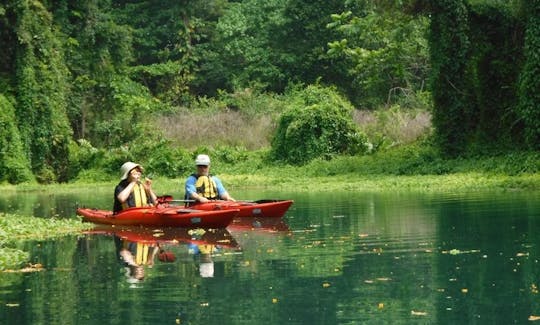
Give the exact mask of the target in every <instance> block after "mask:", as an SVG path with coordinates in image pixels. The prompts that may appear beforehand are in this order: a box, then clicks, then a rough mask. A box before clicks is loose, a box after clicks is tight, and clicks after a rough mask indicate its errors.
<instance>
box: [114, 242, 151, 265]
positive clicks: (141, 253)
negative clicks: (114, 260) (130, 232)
mask: <svg viewBox="0 0 540 325" xmlns="http://www.w3.org/2000/svg"><path fill="white" fill-rule="evenodd" d="M122 247H123V248H125V249H127V250H129V251H130V252H131V254H133V260H134V261H135V263H137V264H138V265H148V264H152V263H153V261H152V259H153V255H154V251H155V249H156V247H155V246H154V245H149V244H145V243H140V242H136V243H133V242H128V241H124V242H123V243H122Z"/></svg>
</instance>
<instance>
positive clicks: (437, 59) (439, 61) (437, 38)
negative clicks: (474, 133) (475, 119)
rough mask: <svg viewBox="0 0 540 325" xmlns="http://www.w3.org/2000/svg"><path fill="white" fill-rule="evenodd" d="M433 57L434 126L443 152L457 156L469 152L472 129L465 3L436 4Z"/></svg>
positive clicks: (447, 1)
mask: <svg viewBox="0 0 540 325" xmlns="http://www.w3.org/2000/svg"><path fill="white" fill-rule="evenodd" d="M431 6H432V13H431V15H432V16H431V25H430V36H429V44H430V57H431V65H432V92H433V103H434V107H433V125H434V126H435V138H436V142H437V144H438V146H439V147H440V148H441V150H442V152H443V153H445V154H447V155H449V156H456V155H458V154H459V153H461V152H463V151H464V150H465V149H466V143H467V136H469V134H468V130H471V129H472V126H471V121H472V119H471V116H472V112H471V110H472V107H471V105H470V103H471V99H472V98H471V94H470V90H471V83H470V80H469V78H468V76H469V75H468V72H467V69H468V60H469V57H470V39H469V16H468V11H467V8H466V5H465V1H463V0H459V1H455V0H436V1H432V4H431Z"/></svg>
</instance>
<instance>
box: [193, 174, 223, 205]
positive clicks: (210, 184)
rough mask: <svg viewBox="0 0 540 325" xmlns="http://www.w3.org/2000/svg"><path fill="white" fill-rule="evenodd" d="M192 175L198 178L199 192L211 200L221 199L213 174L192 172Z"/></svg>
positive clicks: (196, 184)
mask: <svg viewBox="0 0 540 325" xmlns="http://www.w3.org/2000/svg"><path fill="white" fill-rule="evenodd" d="M191 176H193V177H195V178H197V181H196V182H195V188H196V189H197V194H199V195H202V196H203V197H205V198H207V199H209V200H217V199H219V195H218V191H217V185H216V182H215V181H214V180H213V179H212V175H208V176H205V175H201V176H198V175H197V174H192V175H191Z"/></svg>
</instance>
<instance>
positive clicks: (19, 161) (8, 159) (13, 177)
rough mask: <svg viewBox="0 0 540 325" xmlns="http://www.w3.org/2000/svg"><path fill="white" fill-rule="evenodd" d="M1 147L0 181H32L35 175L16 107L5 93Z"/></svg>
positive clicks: (0, 113)
mask: <svg viewBox="0 0 540 325" xmlns="http://www.w3.org/2000/svg"><path fill="white" fill-rule="evenodd" d="M0 148H1V149H0V182H4V181H8V182H9V183H12V184H18V183H22V182H27V181H32V180H33V178H34V177H33V175H32V172H31V170H30V161H29V160H28V157H27V156H26V155H25V154H24V150H23V144H22V141H21V137H20V135H19V129H18V128H17V120H16V119H15V108H14V107H13V105H12V103H11V102H10V101H9V100H8V99H7V98H6V96H4V95H3V94H0Z"/></svg>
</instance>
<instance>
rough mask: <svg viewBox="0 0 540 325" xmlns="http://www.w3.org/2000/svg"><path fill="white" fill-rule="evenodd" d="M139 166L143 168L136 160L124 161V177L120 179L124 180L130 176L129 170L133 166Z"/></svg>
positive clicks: (122, 169)
mask: <svg viewBox="0 0 540 325" xmlns="http://www.w3.org/2000/svg"><path fill="white" fill-rule="evenodd" d="M137 167H139V168H140V169H141V170H143V168H142V166H141V165H139V164H136V163H134V162H131V161H128V162H126V163H124V164H123V165H122V167H120V174H122V177H121V178H120V180H124V179H126V178H128V175H129V172H130V171H131V170H132V169H133V168H137Z"/></svg>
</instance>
